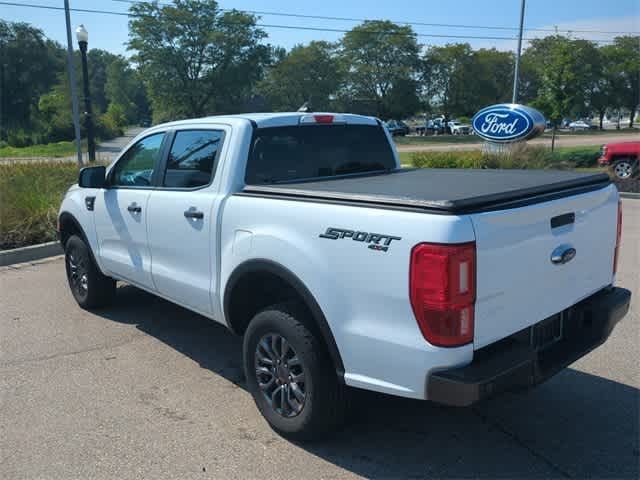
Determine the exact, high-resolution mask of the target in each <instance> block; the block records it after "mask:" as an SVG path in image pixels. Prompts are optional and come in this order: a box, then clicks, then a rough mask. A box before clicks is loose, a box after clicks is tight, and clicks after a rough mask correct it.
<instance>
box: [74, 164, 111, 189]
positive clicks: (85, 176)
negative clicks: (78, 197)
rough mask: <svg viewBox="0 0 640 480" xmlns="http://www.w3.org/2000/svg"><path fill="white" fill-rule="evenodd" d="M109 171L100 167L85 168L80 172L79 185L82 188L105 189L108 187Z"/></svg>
mask: <svg viewBox="0 0 640 480" xmlns="http://www.w3.org/2000/svg"><path fill="white" fill-rule="evenodd" d="M106 176H107V169H106V168H105V167H104V166H103V165H101V166H99V167H85V168H83V169H82V170H80V175H79V176H78V185H79V186H80V187H82V188H104V187H105V186H106V185H107V178H106Z"/></svg>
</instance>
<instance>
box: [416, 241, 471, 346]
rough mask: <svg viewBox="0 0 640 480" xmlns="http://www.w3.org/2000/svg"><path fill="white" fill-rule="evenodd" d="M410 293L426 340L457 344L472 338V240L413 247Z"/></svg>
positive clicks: (439, 343)
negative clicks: (469, 241)
mask: <svg viewBox="0 0 640 480" xmlns="http://www.w3.org/2000/svg"><path fill="white" fill-rule="evenodd" d="M409 294H410V298H411V306H412V307H413V313H414V315H415V317H416V320H417V322H418V326H419V327H420V331H421V332H422V335H423V336H424V338H425V340H427V341H428V342H429V343H431V344H433V345H437V346H442V347H457V346H460V345H465V344H467V343H470V342H471V341H473V320H474V318H473V317H474V304H475V300H476V244H475V242H471V243H460V244H450V245H443V244H434V243H420V244H418V245H416V246H415V247H413V250H412V251H411V265H410V271H409Z"/></svg>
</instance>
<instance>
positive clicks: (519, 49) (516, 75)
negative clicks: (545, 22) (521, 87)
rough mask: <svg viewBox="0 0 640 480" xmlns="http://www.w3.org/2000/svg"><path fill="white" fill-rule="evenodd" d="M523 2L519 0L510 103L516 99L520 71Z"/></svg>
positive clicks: (523, 0)
mask: <svg viewBox="0 0 640 480" xmlns="http://www.w3.org/2000/svg"><path fill="white" fill-rule="evenodd" d="M524 2H525V0H521V1H520V32H519V34H518V51H517V52H516V68H515V71H514V72H513V96H512V97H511V103H516V102H517V101H518V75H519V73H520V52H521V51H522V28H523V27H524Z"/></svg>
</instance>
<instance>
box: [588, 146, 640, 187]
mask: <svg viewBox="0 0 640 480" xmlns="http://www.w3.org/2000/svg"><path fill="white" fill-rule="evenodd" d="M639 163H640V142H620V143H608V144H606V145H603V146H602V153H601V154H600V158H598V165H601V166H609V167H611V168H612V170H613V173H614V174H615V175H616V177H618V178H622V179H624V178H631V177H632V176H634V175H635V174H637V173H638V164H639Z"/></svg>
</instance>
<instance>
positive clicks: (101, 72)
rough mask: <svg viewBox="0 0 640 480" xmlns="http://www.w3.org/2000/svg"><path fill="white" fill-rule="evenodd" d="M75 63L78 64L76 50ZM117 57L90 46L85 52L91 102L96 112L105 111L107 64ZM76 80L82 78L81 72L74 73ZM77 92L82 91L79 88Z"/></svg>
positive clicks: (106, 103)
mask: <svg viewBox="0 0 640 480" xmlns="http://www.w3.org/2000/svg"><path fill="white" fill-rule="evenodd" d="M76 56H77V59H76V65H80V61H81V60H80V53H79V52H76ZM117 59H118V56H117V55H114V54H113V53H110V52H107V51H106V50H101V49H99V48H92V49H91V50H89V52H87V65H88V67H89V87H90V88H91V103H92V106H93V109H94V110H95V111H96V112H98V113H103V112H106V111H107V108H108V106H109V102H108V100H107V95H106V83H107V70H108V68H109V66H110V65H111V64H112V63H113V62H114V61H116V60H117ZM76 78H78V80H81V79H82V72H81V71H80V73H79V74H78V75H76ZM78 91H79V92H83V89H82V88H80V89H79V90H78Z"/></svg>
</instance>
